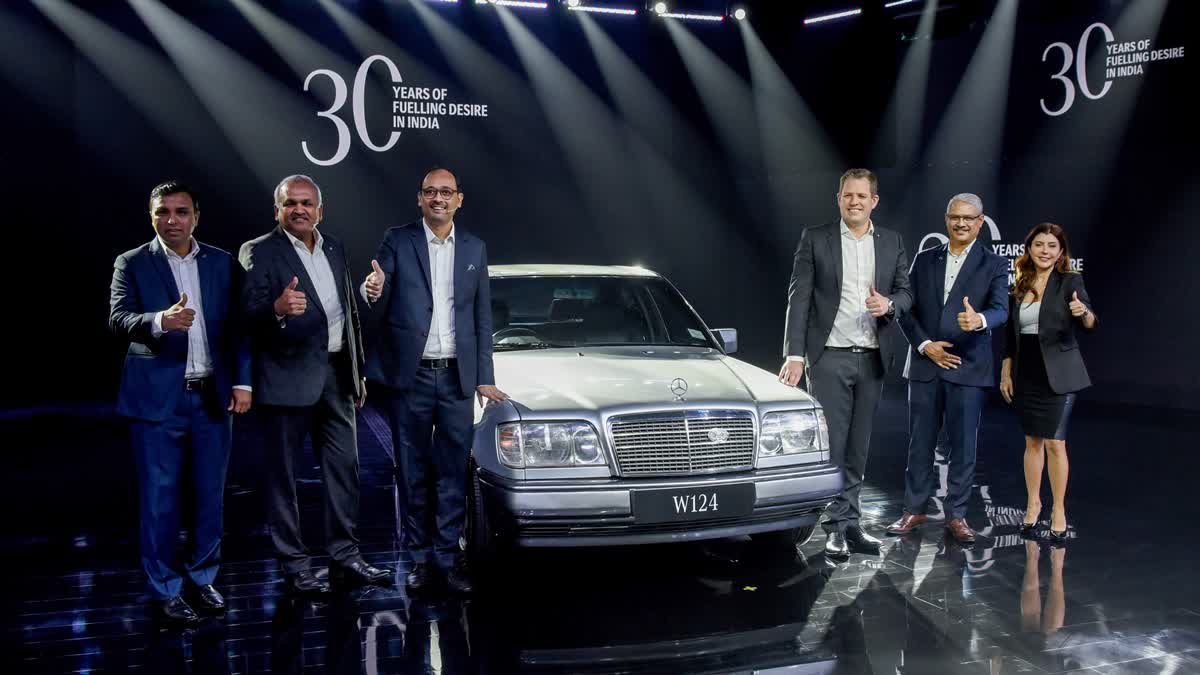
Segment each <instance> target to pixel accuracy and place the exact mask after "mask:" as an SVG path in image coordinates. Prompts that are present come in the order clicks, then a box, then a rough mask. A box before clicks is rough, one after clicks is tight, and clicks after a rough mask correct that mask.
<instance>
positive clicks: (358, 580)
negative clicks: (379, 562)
mask: <svg viewBox="0 0 1200 675" xmlns="http://www.w3.org/2000/svg"><path fill="white" fill-rule="evenodd" d="M394 575H395V572H393V571H392V570H390V569H388V568H386V567H372V566H371V565H368V564H367V562H366V561H365V560H362V559H359V560H351V561H349V562H334V563H331V564H330V565H329V580H330V581H332V582H333V583H335V584H338V585H343V584H345V585H349V586H390V585H391V584H392V577H393V576H394Z"/></svg>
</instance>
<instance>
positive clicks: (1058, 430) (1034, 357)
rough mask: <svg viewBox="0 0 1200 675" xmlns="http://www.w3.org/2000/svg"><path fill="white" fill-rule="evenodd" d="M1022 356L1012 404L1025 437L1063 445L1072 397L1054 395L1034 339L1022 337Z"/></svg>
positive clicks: (1031, 336)
mask: <svg viewBox="0 0 1200 675" xmlns="http://www.w3.org/2000/svg"><path fill="white" fill-rule="evenodd" d="M1020 339H1021V347H1020V349H1021V352H1020V354H1021V356H1020V358H1019V359H1018V362H1017V373H1016V378H1015V379H1014V380H1013V390H1014V391H1013V402H1014V403H1015V404H1016V406H1017V411H1018V412H1019V413H1020V415H1021V429H1022V431H1024V432H1025V435H1026V436H1035V437H1037V438H1049V439H1053V440H1056V441H1063V440H1066V438H1067V423H1068V422H1069V421H1070V418H1071V409H1072V408H1074V407H1075V394H1073V393H1072V394H1056V393H1054V390H1053V389H1051V388H1050V381H1049V380H1048V379H1047V378H1046V363H1045V361H1043V360H1042V348H1041V345H1040V344H1039V343H1038V336H1036V335H1028V334H1023V335H1021V338H1020Z"/></svg>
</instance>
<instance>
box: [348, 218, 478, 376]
mask: <svg viewBox="0 0 1200 675" xmlns="http://www.w3.org/2000/svg"><path fill="white" fill-rule="evenodd" d="M375 258H376V260H378V261H379V267H380V268H382V269H383V273H384V284H383V295H381V296H380V297H379V299H378V300H376V301H375V302H373V303H371V305H370V308H371V309H370V312H371V316H372V317H373V318H374V319H376V320H378V322H379V331H378V332H379V343H378V345H377V347H376V348H375V349H372V350H371V355H370V357H369V358H368V359H367V378H368V379H370V380H372V381H376V382H381V383H383V384H385V385H387V386H389V387H391V388H393V389H399V390H405V389H408V386H409V383H411V382H412V379H413V376H414V374H415V372H416V370H417V366H418V365H420V361H421V356H422V353H423V352H424V351H425V343H426V341H427V340H428V339H429V329H430V327H431V324H432V321H433V284H432V282H431V281H430V274H429V242H428V240H426V238H425V226H424V225H423V224H422V221H420V220H418V221H416V222H413V223H409V224H407V225H401V226H398V227H392V228H389V229H388V231H387V232H386V233H385V234H384V236H383V243H381V244H380V245H379V253H378V254H377V255H376V256H375ZM454 340H455V349H456V355H457V357H458V380H459V385H460V386H461V387H462V395H463V396H464V397H465V396H470V395H472V394H473V393H474V392H475V387H476V386H478V385H481V384H495V383H496V376H495V374H494V371H493V369H492V302H491V286H490V282H489V280H488V266H487V247H486V246H485V245H484V243H483V240H482V239H480V238H478V237H475V236H473V235H471V234H469V233H467V232H465V231H463V229H462V228H460V227H459V226H458V225H457V224H455V226H454Z"/></svg>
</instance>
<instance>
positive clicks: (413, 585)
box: [404, 563, 433, 593]
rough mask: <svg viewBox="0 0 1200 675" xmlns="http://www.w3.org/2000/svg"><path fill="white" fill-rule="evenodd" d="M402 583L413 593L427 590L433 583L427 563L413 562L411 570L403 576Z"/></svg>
mask: <svg viewBox="0 0 1200 675" xmlns="http://www.w3.org/2000/svg"><path fill="white" fill-rule="evenodd" d="M404 583H405V585H407V586H408V590H410V591H412V592H413V593H420V592H421V591H424V590H428V589H429V587H430V586H432V585H433V574H432V573H431V572H430V570H429V565H428V564H426V563H415V564H413V568H412V571H411V572H409V573H408V576H407V577H405V578H404Z"/></svg>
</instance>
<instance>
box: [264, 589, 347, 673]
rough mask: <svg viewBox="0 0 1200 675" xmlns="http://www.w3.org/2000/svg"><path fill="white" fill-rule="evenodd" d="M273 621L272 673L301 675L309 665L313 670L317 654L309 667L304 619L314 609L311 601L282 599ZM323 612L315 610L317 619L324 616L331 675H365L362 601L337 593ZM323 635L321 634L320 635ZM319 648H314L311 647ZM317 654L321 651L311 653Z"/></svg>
mask: <svg viewBox="0 0 1200 675" xmlns="http://www.w3.org/2000/svg"><path fill="white" fill-rule="evenodd" d="M278 602H279V604H278V605H276V607H275V616H274V617H272V618H271V671H270V672H271V673H274V674H275V675H299V673H302V672H304V668H305V665H308V666H309V667H312V666H313V665H315V664H314V663H313V662H312V661H313V660H314V659H315V658H316V654H312V655H310V662H309V663H308V664H305V654H304V619H305V617H306V616H307V615H308V614H309V608H310V607H312V606H313V604H312V602H311V601H310V600H307V599H305V598H302V597H299V596H282V597H280V598H279V600H278ZM321 609H322V610H323V611H321V612H319V611H317V610H313V612H312V613H313V615H314V618H316V617H319V616H320V614H322V613H323V614H324V621H319V622H318V625H320V627H321V628H323V629H324V637H325V654H324V662H325V668H324V670H323V671H322V672H325V673H328V674H329V675H361V673H362V672H363V646H362V639H361V635H360V633H359V628H358V618H359V610H358V602H357V600H356V599H355V598H354V596H352V595H350V594H344V593H342V594H339V593H335V594H333V595H332V596H331V598H330V602H329V604H327V605H321ZM317 635H320V632H318V633H317ZM312 646H315V645H310V647H312ZM311 651H313V652H316V651H317V650H311Z"/></svg>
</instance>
